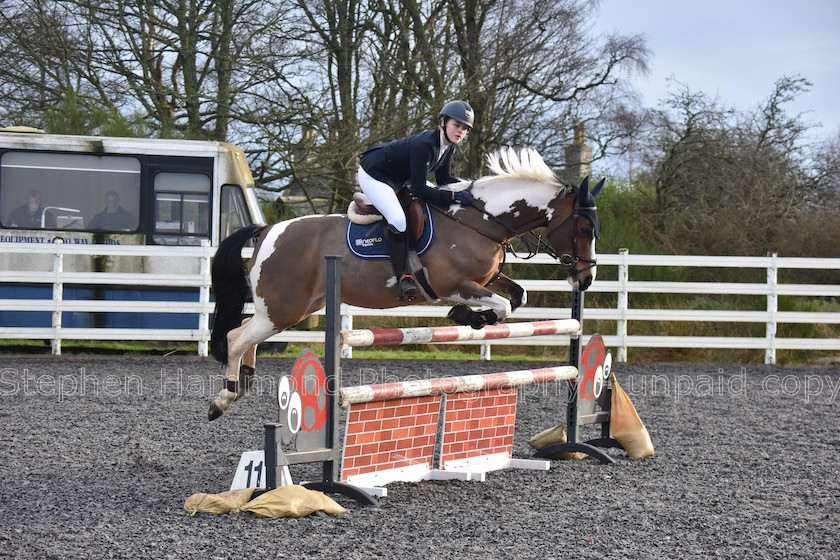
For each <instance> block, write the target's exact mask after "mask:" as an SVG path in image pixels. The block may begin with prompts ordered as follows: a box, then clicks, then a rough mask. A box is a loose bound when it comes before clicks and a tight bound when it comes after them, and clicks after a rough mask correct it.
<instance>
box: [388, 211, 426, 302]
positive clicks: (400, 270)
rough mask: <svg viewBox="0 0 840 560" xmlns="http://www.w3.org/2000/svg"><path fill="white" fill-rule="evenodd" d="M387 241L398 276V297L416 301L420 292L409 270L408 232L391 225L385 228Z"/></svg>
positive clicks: (392, 263)
mask: <svg viewBox="0 0 840 560" xmlns="http://www.w3.org/2000/svg"><path fill="white" fill-rule="evenodd" d="M385 241H386V242H387V243H388V252H389V254H390V257H391V265H392V266H393V267H394V274H395V275H396V276H397V297H398V298H399V300H400V301H414V300H415V299H416V298H417V293H418V292H417V284H415V283H414V275H412V274H410V273H409V272H408V270H407V266H408V249H409V248H408V234H406V233H405V232H399V231H397V230H395V229H393V228H392V227H391V226H390V225H389V226H387V227H386V228H385Z"/></svg>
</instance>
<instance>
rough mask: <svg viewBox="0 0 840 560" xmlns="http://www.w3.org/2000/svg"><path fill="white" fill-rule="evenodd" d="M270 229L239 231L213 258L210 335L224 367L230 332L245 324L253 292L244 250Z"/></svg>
mask: <svg viewBox="0 0 840 560" xmlns="http://www.w3.org/2000/svg"><path fill="white" fill-rule="evenodd" d="M266 227H267V226H264V225H251V226H246V227H244V228H242V229H240V230H237V231H235V232H234V233H232V234H231V235H230V236H229V237H227V238H226V239H225V240H224V241H222V243H221V244H220V245H219V250H218V251H216V256H215V257H214V258H213V267H212V269H211V277H212V280H213V294H214V296H215V298H216V310H215V311H214V313H213V332H212V333H211V334H210V353H211V354H213V357H214V358H216V359H217V360H218V361H220V362H221V363H223V364H227V361H228V345H227V333H229V332H230V331H231V330H232V329H235V328H236V327H238V326H239V325H240V324H242V310H243V309H244V308H245V300H246V299H248V292H249V291H250V287H249V286H248V276H247V274H246V270H245V262H244V261H243V260H242V247H244V246H245V244H246V243H248V241H250V240H251V239H253V238H254V237H256V236H257V235H259V234H260V232H261V231H262V230H263V229H264V228H266Z"/></svg>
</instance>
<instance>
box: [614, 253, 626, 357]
mask: <svg viewBox="0 0 840 560" xmlns="http://www.w3.org/2000/svg"><path fill="white" fill-rule="evenodd" d="M618 254H619V255H621V263H620V264H619V265H618V284H619V286H620V290H619V292H618V303H617V305H618V313H619V318H618V324H617V325H616V332H615V334H617V335H618V339H619V341H620V346H619V347H618V361H619V362H626V361H627V307H628V297H627V281H628V279H629V277H630V271H629V266H630V265H629V264H627V256H628V255H629V254H630V249H619V250H618Z"/></svg>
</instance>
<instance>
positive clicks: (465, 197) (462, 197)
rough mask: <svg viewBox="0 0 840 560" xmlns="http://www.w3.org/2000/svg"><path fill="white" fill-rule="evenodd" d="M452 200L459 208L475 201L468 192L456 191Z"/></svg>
mask: <svg viewBox="0 0 840 560" xmlns="http://www.w3.org/2000/svg"><path fill="white" fill-rule="evenodd" d="M454 198H455V202H457V203H459V204H460V205H461V206H469V205H470V204H472V203H473V201H474V200H475V197H474V196H473V195H472V193H471V192H470V191H458V192H456V193H455V195H454Z"/></svg>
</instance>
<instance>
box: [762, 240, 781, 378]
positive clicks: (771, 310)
mask: <svg viewBox="0 0 840 560" xmlns="http://www.w3.org/2000/svg"><path fill="white" fill-rule="evenodd" d="M777 256H778V253H772V254H771V255H770V266H768V267H767V285H768V286H769V288H770V290H769V292H768V294H767V313H768V315H769V318H768V320H767V349H766V350H765V351H764V363H765V364H775V363H776V327H777V325H776V312H777V311H779V297H778V296H777V295H776V289H777V287H778V280H779V276H778V272H779V269H778V267H777V266H776V257H777Z"/></svg>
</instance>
